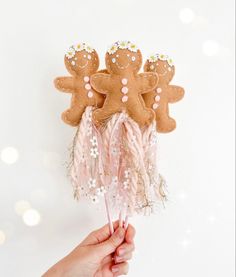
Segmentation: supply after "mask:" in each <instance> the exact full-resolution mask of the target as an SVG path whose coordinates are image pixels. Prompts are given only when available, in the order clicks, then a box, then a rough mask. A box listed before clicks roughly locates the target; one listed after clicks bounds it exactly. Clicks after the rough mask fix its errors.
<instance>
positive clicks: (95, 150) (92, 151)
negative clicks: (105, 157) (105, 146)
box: [90, 147, 98, 159]
mask: <svg viewBox="0 0 236 277" xmlns="http://www.w3.org/2000/svg"><path fill="white" fill-rule="evenodd" d="M90 155H91V156H92V157H93V158H94V159H96V158H97V157H98V149H97V147H95V148H91V149H90Z"/></svg>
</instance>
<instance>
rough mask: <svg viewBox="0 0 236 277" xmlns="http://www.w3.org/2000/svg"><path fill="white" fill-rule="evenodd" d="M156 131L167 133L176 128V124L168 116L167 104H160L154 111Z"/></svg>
mask: <svg viewBox="0 0 236 277" xmlns="http://www.w3.org/2000/svg"><path fill="white" fill-rule="evenodd" d="M156 122H157V131H158V132H160V133H169V132H171V131H173V130H174V129H175V128H176V122H175V120H174V119H173V118H171V117H170V116H169V108H168V104H167V103H166V104H164V103H162V105H160V106H159V107H158V109H157V111H156Z"/></svg>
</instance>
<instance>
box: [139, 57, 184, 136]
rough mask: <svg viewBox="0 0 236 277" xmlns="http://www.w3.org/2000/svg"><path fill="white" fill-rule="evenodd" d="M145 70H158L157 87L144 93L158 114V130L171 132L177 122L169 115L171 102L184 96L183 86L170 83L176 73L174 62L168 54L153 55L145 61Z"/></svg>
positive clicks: (149, 105)
mask: <svg viewBox="0 0 236 277" xmlns="http://www.w3.org/2000/svg"><path fill="white" fill-rule="evenodd" d="M144 70H145V71H148V72H156V73H157V74H158V77H159V83H158V86H157V88H156V89H155V90H153V91H150V92H149V93H147V94H145V95H143V99H144V101H145V104H146V106H147V107H149V108H152V109H153V110H154V112H155V114H156V122H157V131H158V132H160V133H168V132H171V131H173V130H174V129H175V127H176V122H175V120H174V119H173V118H171V117H170V116H169V103H175V102H177V101H179V100H181V99H182V98H183V96H184V89H183V88H182V87H179V86H174V85H169V83H170V81H171V80H172V79H173V77H174V74H175V67H174V65H173V62H172V60H171V59H170V58H169V57H168V56H166V55H160V54H156V55H152V56H150V57H149V59H148V60H147V62H146V63H145V66H144Z"/></svg>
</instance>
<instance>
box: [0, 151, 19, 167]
mask: <svg viewBox="0 0 236 277" xmlns="http://www.w3.org/2000/svg"><path fill="white" fill-rule="evenodd" d="M18 158H19V153H18V151H17V149H15V148H14V147H6V148H4V149H3V150H2V151H1V160H2V161H3V162H4V163H6V164H14V163H15V162H16V161H17V160H18Z"/></svg>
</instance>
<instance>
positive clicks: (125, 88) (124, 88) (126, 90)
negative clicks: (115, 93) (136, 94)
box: [121, 87, 129, 94]
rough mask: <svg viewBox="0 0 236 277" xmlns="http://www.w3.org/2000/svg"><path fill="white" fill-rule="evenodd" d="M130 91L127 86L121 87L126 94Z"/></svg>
mask: <svg viewBox="0 0 236 277" xmlns="http://www.w3.org/2000/svg"><path fill="white" fill-rule="evenodd" d="M128 91H129V89H128V88H127V87H123V88H122V89H121V92H122V93H124V94H127V93H128Z"/></svg>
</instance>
